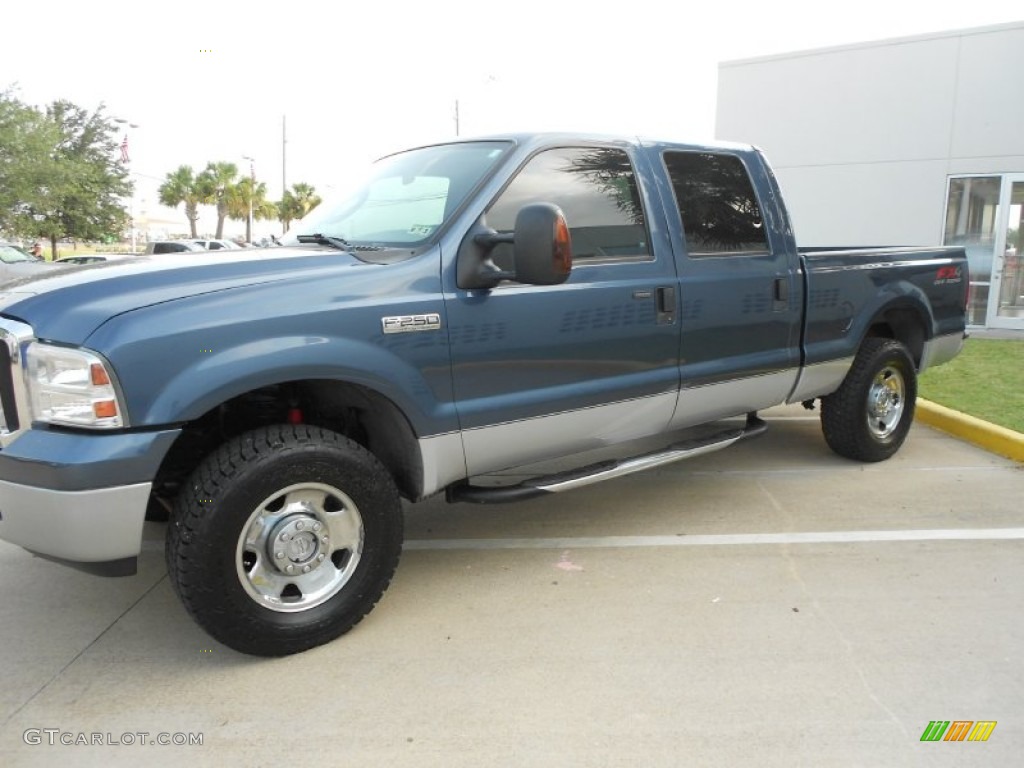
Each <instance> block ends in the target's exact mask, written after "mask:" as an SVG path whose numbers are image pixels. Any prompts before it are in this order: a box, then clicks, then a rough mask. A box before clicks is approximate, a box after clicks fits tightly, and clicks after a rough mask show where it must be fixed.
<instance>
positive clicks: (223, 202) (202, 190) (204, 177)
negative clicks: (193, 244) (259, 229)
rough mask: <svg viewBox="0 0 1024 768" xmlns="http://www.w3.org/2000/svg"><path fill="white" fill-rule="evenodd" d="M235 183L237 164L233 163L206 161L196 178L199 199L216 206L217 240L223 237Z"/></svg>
mask: <svg viewBox="0 0 1024 768" xmlns="http://www.w3.org/2000/svg"><path fill="white" fill-rule="evenodd" d="M237 183H238V166H237V165H235V164H234V163H213V162H210V163H207V164H206V168H204V169H203V171H202V173H200V174H199V177H198V178H197V179H196V187H197V189H198V190H199V201H200V202H202V203H206V204H207V205H215V206H217V234H216V235H215V238H216V239H218V240H220V239H221V238H223V237H224V220H225V219H227V217H228V213H229V211H228V205H229V203H230V200H231V198H232V196H233V195H234V194H235V192H234V191H233V190H234V186H235V185H236V184H237ZM246 215H248V208H246Z"/></svg>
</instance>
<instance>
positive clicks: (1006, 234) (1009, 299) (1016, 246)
mask: <svg viewBox="0 0 1024 768" xmlns="http://www.w3.org/2000/svg"><path fill="white" fill-rule="evenodd" d="M999 214H1000V215H999V217H998V218H999V223H998V229H997V236H996V242H995V253H994V254H993V259H992V278H991V279H992V285H991V289H990V298H989V303H988V316H987V318H986V320H987V325H989V326H992V327H994V328H1019V329H1021V330H1024V174H1016V175H1008V176H1004V177H1003V185H1002V194H1001V199H1000V204H999Z"/></svg>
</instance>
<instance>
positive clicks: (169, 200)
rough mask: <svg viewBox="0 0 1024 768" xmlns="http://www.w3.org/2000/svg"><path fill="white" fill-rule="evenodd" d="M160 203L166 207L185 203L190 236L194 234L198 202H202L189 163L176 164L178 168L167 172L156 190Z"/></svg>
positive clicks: (196, 181) (196, 179) (194, 235)
mask: <svg viewBox="0 0 1024 768" xmlns="http://www.w3.org/2000/svg"><path fill="white" fill-rule="evenodd" d="M157 192H158V193H159V195H160V203H161V204H162V205H166V206H167V207H168V208H177V207H178V206H179V205H180V204H181V203H184V204H185V218H187V219H188V225H189V229H190V230H191V232H192V237H194V238H195V237H198V236H199V235H197V234H196V221H198V220H199V204H200V203H201V202H203V199H202V190H201V189H200V183H199V180H198V178H197V177H196V175H195V172H194V171H193V170H192V167H191V166H189V165H181V166H178V170H176V171H173V172H171V173H168V174H167V178H166V179H165V180H164V183H163V184H161V185H160V188H159V189H158V190H157Z"/></svg>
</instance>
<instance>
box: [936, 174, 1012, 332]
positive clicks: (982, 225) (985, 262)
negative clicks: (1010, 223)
mask: <svg viewBox="0 0 1024 768" xmlns="http://www.w3.org/2000/svg"><path fill="white" fill-rule="evenodd" d="M1001 189H1002V185H1001V178H1000V177H999V176H962V177H952V178H950V180H949V192H948V195H947V198H946V227H945V232H944V235H943V239H942V242H943V245H962V246H963V247H964V250H965V251H967V262H968V265H969V267H970V274H971V283H970V289H969V292H968V296H967V324H968V325H985V324H986V320H987V313H988V306H989V296H990V294H991V288H992V266H993V254H994V252H995V250H996V240H997V239H998V233H999V222H1000V220H1001V218H1002V217H1001V215H1000V214H1001V209H1000V207H999V201H1000V193H1001Z"/></svg>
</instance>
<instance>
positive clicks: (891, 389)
mask: <svg viewBox="0 0 1024 768" xmlns="http://www.w3.org/2000/svg"><path fill="white" fill-rule="evenodd" d="M916 400H917V371H916V369H915V367H914V361H913V360H912V359H911V357H910V354H909V353H908V352H907V348H906V347H904V346H903V344H901V343H900V342H898V341H893V340H892V339H878V338H869V339H865V340H864V343H863V345H861V348H860V350H859V351H858V352H857V357H856V358H855V359H854V361H853V366H852V367H851V368H850V371H849V373H847V375H846V378H845V379H844V380H843V383H842V385H840V387H839V389H837V390H836V391H835V392H833V393H832V394H831V395H828V396H827V397H824V398H822V400H821V428H822V431H823V432H824V434H825V442H827V443H828V445H829V447H830V448H831V449H832V450H833V451H835V452H836V453H838V454H839V455H840V456H845V457H846V458H848V459H855V460H857V461H883V460H885V459H888V458H889V457H890V456H892V455H893V454H894V453H896V451H898V450H899V449H900V446H901V445H903V441H904V440H906V438H907V433H908V432H909V431H910V425H911V422H913V420H914V403H915V402H916Z"/></svg>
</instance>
